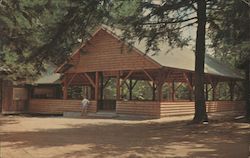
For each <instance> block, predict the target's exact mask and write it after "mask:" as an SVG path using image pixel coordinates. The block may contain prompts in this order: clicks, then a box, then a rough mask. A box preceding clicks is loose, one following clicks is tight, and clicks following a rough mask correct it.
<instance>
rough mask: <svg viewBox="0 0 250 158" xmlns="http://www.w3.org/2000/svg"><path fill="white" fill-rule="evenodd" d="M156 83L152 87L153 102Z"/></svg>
mask: <svg viewBox="0 0 250 158" xmlns="http://www.w3.org/2000/svg"><path fill="white" fill-rule="evenodd" d="M155 90H156V88H155V83H154V82H153V86H152V91H153V97H152V100H153V101H154V100H155Z"/></svg>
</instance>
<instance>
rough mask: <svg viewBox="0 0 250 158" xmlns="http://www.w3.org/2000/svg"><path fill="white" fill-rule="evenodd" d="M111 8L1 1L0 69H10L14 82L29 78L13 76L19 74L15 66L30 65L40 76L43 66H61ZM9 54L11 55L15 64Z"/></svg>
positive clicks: (88, 0)
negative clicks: (0, 67) (52, 64)
mask: <svg viewBox="0 0 250 158" xmlns="http://www.w3.org/2000/svg"><path fill="white" fill-rule="evenodd" d="M110 6H111V5H110V1H108V0H101V1H100V0H84V1H82V0H74V1H72V0H61V1H52V0H20V1H16V0H2V1H0V29H1V32H0V35H1V40H0V61H1V65H0V66H6V67H9V68H10V69H11V71H12V72H13V73H12V74H13V76H14V74H15V75H16V77H15V78H20V77H21V78H25V77H28V76H29V75H28V76H23V75H21V74H18V73H15V71H17V72H20V71H22V70H21V69H20V70H18V69H19V67H15V65H17V64H20V65H25V64H27V65H32V67H34V68H35V71H36V74H37V75H39V74H40V72H41V71H45V65H46V63H48V62H49V63H54V64H56V65H58V64H61V63H62V62H63V61H65V60H66V58H67V57H68V56H69V54H70V53H72V51H73V49H74V48H75V47H77V46H79V45H80V44H81V43H82V42H84V41H85V40H86V38H88V37H89V36H90V34H91V33H92V31H93V30H95V28H96V27H97V26H98V25H100V24H101V23H104V22H105V19H107V17H108V10H109V8H110ZM6 50H8V51H6ZM8 53H14V56H15V62H14V61H13V60H9V57H8V56H9V55H8ZM8 60H9V61H8ZM20 67H23V66H20ZM28 67H30V66H28ZM13 68H14V69H13ZM16 68H17V69H16ZM14 70H15V71H14ZM27 70H28V68H27ZM27 73H29V72H27ZM30 74H32V76H33V74H34V73H33V69H30ZM20 75H21V76H20Z"/></svg>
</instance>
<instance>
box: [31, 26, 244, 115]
mask: <svg viewBox="0 0 250 158" xmlns="http://www.w3.org/2000/svg"><path fill="white" fill-rule="evenodd" d="M167 50H168V47H167V46H166V45H164V44H162V45H160V51H159V52H158V53H157V54H156V55H154V54H152V53H150V52H149V53H148V54H146V53H145V52H146V47H145V42H143V41H141V42H137V43H135V44H134V45H132V46H131V45H129V44H127V43H126V42H124V41H123V40H122V38H121V31H119V30H118V29H111V28H109V27H106V26H102V27H100V28H99V29H98V30H97V31H96V32H95V33H94V34H93V35H92V37H91V38H90V39H89V40H88V41H87V42H86V43H85V44H83V45H82V46H80V48H78V49H77V50H76V51H75V52H74V53H73V54H72V55H71V56H70V58H69V60H68V61H66V62H65V63H64V64H62V65H61V66H60V67H59V68H58V69H57V70H56V71H55V72H56V73H60V74H62V76H63V78H62V87H63V88H62V90H63V91H62V93H63V95H62V97H63V99H48V98H47V99H37V98H31V99H30V101H29V112H31V113H47V114H62V113H64V112H76V111H80V98H79V99H77V100H73V99H71V98H69V95H68V94H69V92H68V91H69V88H70V87H72V86H82V87H84V94H83V95H85V96H87V97H88V98H89V99H90V100H91V102H90V106H89V109H88V111H89V112H91V113H96V112H99V111H112V112H114V113H116V114H120V115H138V116H144V117H151V118H160V117H166V116H178V115H191V114H193V113H194V102H193V97H194V96H193V91H194V86H193V83H194V80H195V77H194V63H195V61H194V53H193V52H192V51H191V50H189V49H187V48H185V49H184V48H183V49H173V50H172V51H171V52H167ZM205 58H206V59H205V84H206V86H205V87H206V89H205V92H206V99H207V102H206V105H207V112H221V111H243V110H244V102H243V101H239V100H235V93H234V90H235V88H236V87H237V86H238V84H237V81H241V80H242V79H243V78H242V76H241V75H240V74H239V73H238V72H236V71H235V70H232V69H231V68H229V67H228V66H226V65H224V64H222V63H220V62H219V61H217V60H215V59H214V58H212V57H211V56H209V55H206V57H205ZM140 81H143V82H145V83H147V85H148V87H150V88H149V89H147V93H149V94H150V95H151V96H150V97H147V98H146V99H145V97H144V96H139V97H135V94H134V91H133V90H134V88H135V87H136V84H138V82H140ZM110 82H114V83H113V86H114V87H115V88H114V89H115V92H113V93H112V94H111V95H109V96H110V98H107V97H105V96H106V95H107V94H106V93H107V90H105V88H106V86H107V85H108V84H110ZM220 82H225V83H227V84H228V87H229V91H228V93H229V94H230V96H229V99H228V100H227V101H218V100H216V97H217V95H218V94H217V92H216V87H217V85H218V83H220ZM183 84H185V85H186V87H188V95H187V97H186V98H185V99H181V100H180V99H178V98H177V95H176V92H177V91H178V89H180V87H181V86H182V85H183ZM166 87H168V91H167V94H164V93H163V91H164V88H166ZM238 87H239V86H238ZM124 89H126V94H124V93H125V92H124V91H125V90H124ZM209 96H210V97H209Z"/></svg>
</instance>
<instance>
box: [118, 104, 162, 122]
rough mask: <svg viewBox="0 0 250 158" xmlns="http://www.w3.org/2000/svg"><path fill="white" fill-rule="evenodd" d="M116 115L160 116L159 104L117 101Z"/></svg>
mask: <svg viewBox="0 0 250 158" xmlns="http://www.w3.org/2000/svg"><path fill="white" fill-rule="evenodd" d="M116 113H118V114H126V115H141V116H149V117H157V118H158V117H159V116H160V102H156V101H117V102H116Z"/></svg>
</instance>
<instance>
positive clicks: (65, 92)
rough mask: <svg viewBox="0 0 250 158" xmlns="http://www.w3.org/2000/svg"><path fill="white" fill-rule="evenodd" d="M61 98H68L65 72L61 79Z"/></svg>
mask: <svg viewBox="0 0 250 158" xmlns="http://www.w3.org/2000/svg"><path fill="white" fill-rule="evenodd" d="M63 99H64V100H66V99H68V83H67V75H66V74H65V76H64V79H63Z"/></svg>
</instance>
